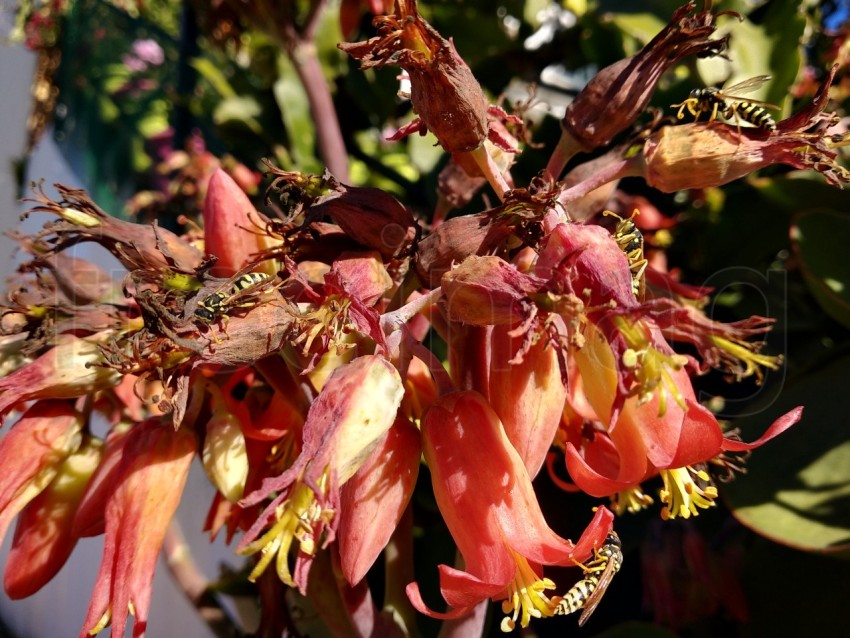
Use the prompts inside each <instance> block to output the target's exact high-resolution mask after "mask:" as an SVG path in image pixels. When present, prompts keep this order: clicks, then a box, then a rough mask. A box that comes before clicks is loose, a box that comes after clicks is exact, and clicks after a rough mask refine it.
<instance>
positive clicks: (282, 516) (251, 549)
mask: <svg viewBox="0 0 850 638" xmlns="http://www.w3.org/2000/svg"><path fill="white" fill-rule="evenodd" d="M326 486H327V470H326V471H325V474H324V475H323V476H322V480H321V481H320V482H319V489H320V491H322V492H324V491H325V490H326ZM333 516H334V511H333V510H328V509H324V508H322V505H321V503H319V502H318V501H317V500H316V494H315V493H314V492H313V490H312V489H310V487H309V486H307V485H306V484H305V483H303V482H301V481H298V483H296V485H295V486H294V487H293V489H292V492H291V497H290V498H289V499H288V500H286V501H284V502H283V503H282V504H281V505H279V506H278V507H277V509H276V510H275V518H276V519H277V522H276V523H275V524H274V525H273V526H272V528H271V529H270V530H269V531H268V532H266V533H265V534H263V535H262V536H261V537H260V538H258V539H257V540H255V541H254V542H253V543H251V544H250V545H247V546H245V547H243V548H242V549H241V550H239V553H240V554H243V555H245V556H249V555H251V554H256V553H257V552H260V553H261V556H260V560H259V561H257V564H256V565H255V566H254V569H253V570H252V571H251V573H250V574H249V576H248V580H250V581H251V582H253V581H255V580H256V579H257V578H259V576H260V574H262V573H263V572H264V571H265V570H266V567H268V566H269V564H270V563H271V562H272V560H273V559H274V558H275V557H277V562H276V571H277V575H278V578H280V580H281V581H282V582H283V583H285V584H287V585H289V586H290V587H293V586H294V585H295V582H294V580H293V579H292V573H291V572H290V570H289V549H290V548H291V547H292V541H293V540H296V541H298V549H299V551H301V552H303V553H305V554H309V555H313V554H315V552H316V547H317V542H316V541H317V539H316V538H314V535H313V530H314V527H315V525H316V524H317V523H319V522H321V521H324V522H325V523H329V522H330V521H331V519H332V518H333Z"/></svg>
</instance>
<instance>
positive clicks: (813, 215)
mask: <svg viewBox="0 0 850 638" xmlns="http://www.w3.org/2000/svg"><path fill="white" fill-rule="evenodd" d="M848 233H850V216H848V215H847V214H845V213H838V212H834V211H830V210H824V209H820V210H813V211H807V212H804V213H800V214H799V215H797V216H796V217H795V218H794V224H793V226H792V227H791V239H792V244H793V246H794V250H795V251H796V253H797V256H798V257H799V260H800V265H801V267H802V272H803V278H804V279H805V281H806V285H807V286H808V287H809V291H810V292H811V293H812V295H813V296H814V298H815V299H817V301H818V303H819V304H820V306H821V308H823V310H824V312H826V313H827V314H828V315H829V316H830V317H832V318H833V319H835V320H836V321H838V322H839V323H841V324H842V325H843V326H845V327H847V328H850V260H848V259H846V251H847V236H848Z"/></svg>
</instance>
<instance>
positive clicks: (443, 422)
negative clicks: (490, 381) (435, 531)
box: [407, 391, 612, 631]
mask: <svg viewBox="0 0 850 638" xmlns="http://www.w3.org/2000/svg"><path fill="white" fill-rule="evenodd" d="M422 436H423V450H424V454H425V460H426V461H427V463H428V467H429V468H430V470H431V477H432V482H433V486H434V495H435V497H436V499H437V504H438V505H439V507H440V511H441V513H442V515H443V517H444V519H445V521H446V524H447V525H448V527H449V531H450V532H451V534H452V537H453V538H454V540H455V543H457V546H458V549H459V551H460V553H461V554H462V555H463V559H464V562H465V565H466V571H461V570H458V569H455V568H452V567H449V566H447V565H440V567H439V569H440V589H441V591H442V594H443V598H445V600H446V602H447V603H448V604H449V606H450V607H451V609H450V610H449V611H447V612H445V613H439V612H435V611H433V610H431V609H429V608H428V606H427V605H426V604H425V602H424V601H423V600H422V596H421V594H420V592H419V586H418V584H417V583H411V584H410V585H408V587H407V594H408V597H409V598H410V600H411V602H412V603H413V605H414V607H416V608H417V609H418V610H419V611H421V612H422V613H424V614H427V615H429V616H431V617H434V618H443V619H449V618H457V617H459V616H463V615H465V614H467V613H468V612H469V611H470V610H471V609H472V608H473V607H474V606H475V605H477V604H478V603H479V602H481V601H482V600H485V599H487V598H493V599H495V600H499V599H506V600H505V602H504V603H503V604H502V610H503V611H504V612H505V613H506V614H509V616H508V617H506V618H505V619H504V620H503V621H502V629H503V630H504V631H510V630H511V629H513V627H514V626H515V625H516V622H517V620H519V622H520V624H521V625H522V626H523V627H525V626H527V625H528V623H529V621H530V620H531V617H532V616H533V617H536V618H540V617H547V616H551V615H553V612H554V609H555V607H556V603H553V602H552V598H550V597H549V596H547V595H546V593H545V590H546V589H553V588H554V587H555V584H554V583H553V582H552V581H551V580H549V579H548V578H544V577H543V576H542V574H541V566H542V565H571V564H573V562H574V561H576V560H577V561H585V560H587V559H588V558H589V557H590V556H591V555H592V552H593V549H594V547H600V546H601V545H602V543H603V541H604V539H605V537H606V535H607V534H608V531H609V530H610V529H611V521H612V514H611V513H610V512H609V511H608V510H607V509H605V508H604V507H603V508H599V510H598V511H597V513H596V516H595V517H594V519H593V521H592V522H591V523H590V525H589V526H588V527H587V529H586V530H585V532H584V534H583V535H582V537H581V539H580V540H579V542H578V543H577V544H573V543H572V542H571V541H569V540H566V539H563V538H561V537H560V536H558V535H557V534H555V532H553V531H552V530H551V529H550V528H549V526H548V525H547V524H546V521H545V519H544V518H543V514H542V512H541V510H540V506H539V504H538V503H537V498H536V496H535V494H534V490H533V489H532V486H531V479H530V478H529V476H528V472H527V471H526V469H525V466H524V465H523V462H522V460H521V459H520V457H519V455H518V454H517V453H516V451H515V450H514V448H513V446H512V445H511V444H510V441H508V439H507V437H506V436H505V432H504V429H503V428H502V424H501V423H500V422H499V418H498V417H497V416H496V414H495V413H494V412H493V410H492V408H491V407H490V406H489V404H488V403H487V401H486V400H485V399H484V397H482V396H481V395H480V394H478V393H476V392H472V391H464V392H455V393H452V394H449V395H446V396H444V397H442V398H441V399H440V400H438V401H437V403H436V404H435V405H434V406H432V407H431V409H430V410H429V411H428V413H427V414H426V415H425V418H424V421H423V424H422Z"/></svg>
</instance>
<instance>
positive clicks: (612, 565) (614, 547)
mask: <svg viewBox="0 0 850 638" xmlns="http://www.w3.org/2000/svg"><path fill="white" fill-rule="evenodd" d="M579 566H580V567H581V568H582V569H583V570H584V578H582V579H581V580H580V581H578V582H577V583H576V584H575V585H573V586H572V587H571V588H570V589H569V591H567V593H565V594H564V595H563V596H561V597H560V598H561V600H560V601H558V606H557V607H556V608H555V612H554V613H555V614H556V615H566V614H571V613H573V612H576V611H578V610H579V609H583V610H584V611H583V612H582V613H581V616H579V619H578V624H579V627H581V626H582V625H584V623H586V622H587V619H588V618H590V615H591V614H592V613H593V612H594V610H595V609H596V607H597V606H598V605H599V601H600V600H602V596H603V595H604V594H605V590H606V589H608V585H610V584H611V580H612V579H613V578H614V575H615V574H616V573H617V572H618V571H620V567H622V566H623V549H622V544H621V543H620V537H619V536H617V532H615V531H614V530H611V531H610V532H608V536H607V537H606V538H605V542H604V543H603V544H602V547H600V548H599V549H598V550H594V552H593V558H592V559H590V560H589V561H587V562H586V563H579Z"/></svg>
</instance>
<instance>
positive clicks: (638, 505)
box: [611, 485, 652, 516]
mask: <svg viewBox="0 0 850 638" xmlns="http://www.w3.org/2000/svg"><path fill="white" fill-rule="evenodd" d="M650 505H652V497H651V496H649V495H648V494H646V493H644V491H643V490H642V489H641V488H640V485H635V486H634V487H630V488H628V489H625V490H622V491H620V492H617V493H616V494H614V495H612V496H611V509H612V510H614V513H615V514H617V516H622V515H623V514H625V513H626V512H629V513H630V514H637V513H638V512H639V511H641V510H644V509H646V508H647V507H649V506H650Z"/></svg>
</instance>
